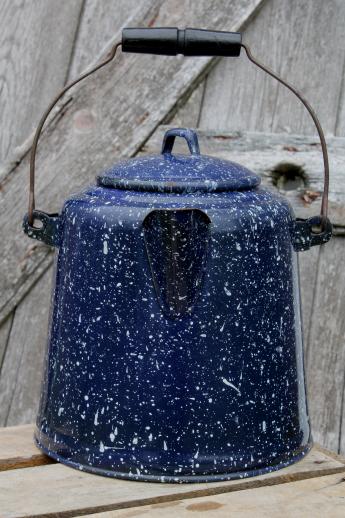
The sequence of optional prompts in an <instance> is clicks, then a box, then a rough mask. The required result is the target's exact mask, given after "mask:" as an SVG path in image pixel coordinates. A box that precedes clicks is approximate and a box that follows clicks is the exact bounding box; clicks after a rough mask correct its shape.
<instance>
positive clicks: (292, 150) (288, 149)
mask: <svg viewBox="0 0 345 518" xmlns="http://www.w3.org/2000/svg"><path fill="white" fill-rule="evenodd" d="M283 150H284V151H291V152H292V153H296V152H298V151H299V149H298V148H297V147H295V146H284V147H283Z"/></svg>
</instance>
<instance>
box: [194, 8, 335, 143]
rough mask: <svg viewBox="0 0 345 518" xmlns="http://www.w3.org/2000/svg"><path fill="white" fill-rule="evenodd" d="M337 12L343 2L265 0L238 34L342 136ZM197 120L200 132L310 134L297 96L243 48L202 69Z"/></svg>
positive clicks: (327, 128) (307, 118)
mask: <svg viewBox="0 0 345 518" xmlns="http://www.w3.org/2000/svg"><path fill="white" fill-rule="evenodd" d="M344 17H345V2H344V1H343V0H327V2H325V1H324V0H313V1H308V2H306V1H305V0H289V2H286V0H269V1H268V2H266V3H265V5H264V6H263V8H262V9H261V10H260V12H259V13H258V15H257V16H256V18H255V19H254V20H252V22H251V23H250V25H249V26H248V27H247V28H246V29H245V31H244V34H243V39H244V42H246V43H248V44H249V45H250V46H251V49H252V52H253V54H254V56H257V58H258V59H259V60H260V61H262V62H263V63H266V64H267V65H268V66H270V67H271V68H272V69H273V70H275V71H276V72H277V73H279V74H281V75H282V76H283V77H284V78H285V79H287V80H289V81H290V82H291V83H292V84H293V85H294V86H295V87H296V88H298V89H300V90H301V91H302V92H303V93H304V94H305V96H306V97H307V99H308V100H309V101H310V103H311V104H312V106H313V107H314V109H315V110H316V112H317V114H318V115H319V117H320V120H321V123H322V124H323V126H324V129H325V131H326V133H327V134H335V135H339V136H341V135H342V136H344V135H345V132H344V131H345V123H344V120H345V117H344V113H345V112H344V106H343V103H342V99H343V98H344V94H345V82H344V60H345V45H344V37H345V28H344V23H343V21H344ZM326 27H328V28H329V29H330V28H331V31H332V37H331V38H330V37H329V33H328V31H327V30H325V28H326ZM200 124H201V127H203V128H207V129H220V128H221V129H228V130H230V129H231V130H246V131H250V130H251V131H268V132H279V133H280V132H290V133H300V134H315V133H316V132H315V128H314V127H313V124H312V122H311V119H310V116H309V114H308V113H307V111H306V110H305V109H304V108H303V106H302V105H301V103H300V102H299V101H298V99H296V98H295V96H294V95H292V94H291V93H290V92H288V91H287V90H286V89H285V88H284V87H282V86H279V84H278V83H277V82H276V81H275V80H274V79H272V78H271V77H269V76H268V75H267V74H264V73H263V72H262V71H261V70H259V69H258V68H257V67H255V66H254V65H252V64H251V63H250V62H248V60H247V59H246V56H245V54H244V53H243V55H241V58H240V59H238V60H231V59H227V58H224V59H222V60H221V61H220V62H219V64H218V65H217V67H216V68H215V69H214V70H213V71H212V72H211V73H210V75H209V77H208V79H207V84H206V91H205V97H204V100H203V103H202V108H201V119H200Z"/></svg>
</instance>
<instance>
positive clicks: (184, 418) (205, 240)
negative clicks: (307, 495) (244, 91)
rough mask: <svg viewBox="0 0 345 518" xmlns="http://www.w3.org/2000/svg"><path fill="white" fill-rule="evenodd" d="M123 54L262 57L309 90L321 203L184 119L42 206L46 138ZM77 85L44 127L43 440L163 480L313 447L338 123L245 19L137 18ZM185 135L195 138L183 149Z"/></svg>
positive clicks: (205, 475) (33, 228)
mask: <svg viewBox="0 0 345 518" xmlns="http://www.w3.org/2000/svg"><path fill="white" fill-rule="evenodd" d="M120 46H122V52H148V53H154V54H166V55H176V54H184V55H189V56H198V55H216V56H233V57H236V56H239V55H240V51H241V49H242V48H243V49H244V50H245V52H246V54H247V56H248V58H249V59H250V60H251V61H252V62H253V63H254V64H256V65H258V66H259V67H260V68H262V69H263V70H265V71H266V72H268V73H269V74H270V75H271V76H273V77H274V78H276V79H277V80H278V81H280V82H281V83H283V85H285V86H287V87H288V88H289V89H290V90H292V91H293V92H294V93H295V94H296V95H297V97H298V98H299V99H300V100H301V101H302V102H303V103H304V105H305V107H306V108H307V110H308V111H309V113H310V115H311V116H312V118H313V120H314V122H315V124H316V128H317V130H318V133H319V136H320V140H321V146H322V151H323V157H324V165H325V186H324V192H323V198H322V206H321V214H320V215H319V216H315V217H313V218H310V219H307V220H301V219H296V217H295V216H294V214H293V210H292V208H291V206H290V205H289V203H288V201H287V200H286V198H284V197H282V196H280V195H278V194H277V193H275V192H271V191H269V190H267V189H266V188H263V187H261V186H260V177H259V176H258V175H256V174H255V173H254V172H252V171H250V170H248V169H247V168H245V167H243V166H241V165H239V164H237V163H234V162H230V161H227V160H221V159H218V158H215V157H211V156H205V155H203V154H202V153H201V152H200V149H199V142H198V136H197V133H196V132H195V131H193V130H191V129H185V128H175V129H169V130H168V131H167V132H166V133H165V135H164V139H163V143H162V149H161V153H160V154H157V155H154V156H144V157H136V158H131V159H129V160H124V161H120V162H117V163H116V164H115V165H114V166H113V167H111V168H109V169H108V170H106V171H104V172H101V173H100V174H99V175H98V177H97V182H96V183H95V184H94V185H91V186H89V187H87V188H85V189H84V190H83V191H82V192H81V193H79V194H76V195H73V196H71V197H70V198H68V199H67V200H66V201H65V202H64V205H63V208H62V210H61V213H60V214H47V213H45V212H42V211H39V210H36V209H35V202H34V172H35V154H36V148H37V143H38V138H39V135H40V132H41V130H42V127H43V125H44V122H45V120H46V118H47V116H48V114H49V111H50V110H51V108H52V107H53V106H54V105H55V103H56V102H57V100H58V99H59V98H60V97H61V95H63V93H64V92H65V91H66V90H67V89H68V88H69V87H70V86H72V85H73V84H75V83H76V82H78V81H80V80H81V79H84V78H85V77H86V76H88V75H90V74H91V73H92V72H94V71H95V70H98V69H99V68H101V67H102V66H104V65H106V64H107V63H109V61H111V60H112V59H113V58H114V57H115V54H116V51H117V50H118V48H119V47H120ZM72 85H69V86H68V87H66V88H65V89H64V90H63V91H62V92H61V93H60V94H59V95H58V96H57V97H56V99H55V100H54V101H53V102H52V104H51V105H50V106H49V108H48V109H47V111H46V113H45V114H44V116H43V117H42V120H41V122H40V124H39V127H38V129H37V132H36V135H35V139H34V144H33V148H32V156H31V170H30V201H29V211H28V214H27V215H26V216H25V219H24V230H25V232H26V233H27V234H28V236H29V237H31V238H33V239H38V240H41V241H43V242H45V243H47V244H49V245H52V246H54V247H56V266H55V285H54V289H53V297H52V308H51V317H50V330H49V338H48V347H47V357H46V365H45V373H44V378H43V383H42V394H41V402H40V409H39V413H38V417H37V426H36V432H35V440H36V443H37V445H38V446H39V447H40V448H41V449H42V450H43V451H44V452H45V453H47V454H48V455H49V456H51V457H53V458H54V459H56V460H58V461H60V462H62V463H64V464H67V465H69V466H72V467H75V468H78V469H80V470H85V471H89V472H92V473H96V474H101V475H106V476H113V477H120V478H128V479H135V480H146V481H161V482H203V481H207V482H210V481H219V480H229V479H233V478H242V477H249V476H253V475H259V474H263V473H267V472H270V471H274V470H277V469H280V468H282V467H285V466H287V465H289V464H291V463H293V462H296V461H298V460H299V459H301V458H302V457H303V456H304V455H305V454H306V453H307V452H308V451H309V449H310V447H311V435H310V425H309V419H308V411H307V403H306V393H305V382H304V372H303V346H302V326H301V308H300V292H299V279H298V254H299V253H301V252H303V251H306V250H308V249H309V248H310V247H311V246H315V245H321V244H323V243H326V242H327V241H328V240H329V239H330V237H331V234H332V226H331V224H330V222H329V220H328V218H327V196H328V176H329V173H328V157H327V148H326V143H325V139H324V135H323V131H322V128H321V126H320V123H319V121H318V119H317V117H316V115H315V113H314V112H313V110H312V109H311V107H310V105H309V104H308V103H307V101H305V99H304V98H303V97H302V95H301V94H300V93H299V92H297V91H296V90H295V89H294V88H293V87H292V86H291V85H289V84H288V83H286V81H284V80H282V79H281V78H279V77H278V76H277V75H276V74H275V73H273V72H272V71H271V70H268V69H267V68H266V67H265V66H264V65H262V64H261V63H259V62H258V61H257V60H256V59H255V58H254V57H253V56H252V54H251V52H250V50H249V48H248V47H247V46H246V45H244V44H243V43H242V42H241V35H240V34H238V33H228V32H216V31H206V30H200V29H185V30H179V29H174V28H161V29H160V28H151V29H124V31H123V38H122V42H121V43H118V44H117V45H115V46H114V48H113V50H112V52H111V54H110V55H109V56H108V57H107V59H106V60H105V61H104V62H102V63H101V64H99V65H97V67H95V68H94V69H93V70H91V71H89V72H88V73H87V74H84V75H83V76H81V78H79V79H78V80H76V81H74V82H73V83H72ZM176 138H181V139H184V140H185V141H186V143H187V145H188V148H189V153H188V154H184V155H182V154H176V153H175V152H174V142H175V139H176Z"/></svg>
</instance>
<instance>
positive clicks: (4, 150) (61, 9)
mask: <svg viewBox="0 0 345 518" xmlns="http://www.w3.org/2000/svg"><path fill="white" fill-rule="evenodd" d="M82 4H83V0H75V1H74V2H56V1H55V0H36V1H35V2H13V0H3V1H2V2H1V17H0V113H1V131H0V165H1V164H2V163H3V162H4V161H6V160H11V157H12V156H13V155H14V154H15V153H14V148H16V147H17V146H20V145H21V144H22V143H23V142H24V141H25V140H26V139H27V138H28V136H29V135H30V133H31V132H32V131H33V129H34V127H35V125H36V124H37V123H38V120H39V117H40V116H41V113H42V112H43V110H44V109H45V107H46V106H47V104H48V103H49V102H50V100H51V98H52V96H53V95H54V94H55V92H56V91H57V90H59V89H60V88H62V86H63V84H64V82H65V80H66V77H67V76H68V73H69V65H70V56H71V53H72V51H73V44H74V38H75V34H76V31H77V28H78V22H79V15H80V10H81V6H82Z"/></svg>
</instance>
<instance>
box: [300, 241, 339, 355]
mask: <svg viewBox="0 0 345 518" xmlns="http://www.w3.org/2000/svg"><path fill="white" fill-rule="evenodd" d="M328 246H333V242H331V243H329V245H328ZM319 256H320V247H319V246H314V247H312V248H311V249H310V250H308V252H307V253H304V254H303V253H302V254H298V263H299V274H300V290H301V302H302V321H303V342H304V352H305V354H306V351H307V349H308V344H309V331H310V325H311V320H312V314H313V307H314V300H315V286H316V282H317V273H318V262H319Z"/></svg>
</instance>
